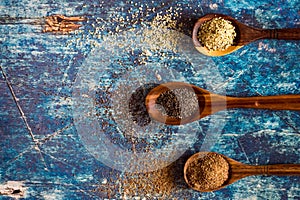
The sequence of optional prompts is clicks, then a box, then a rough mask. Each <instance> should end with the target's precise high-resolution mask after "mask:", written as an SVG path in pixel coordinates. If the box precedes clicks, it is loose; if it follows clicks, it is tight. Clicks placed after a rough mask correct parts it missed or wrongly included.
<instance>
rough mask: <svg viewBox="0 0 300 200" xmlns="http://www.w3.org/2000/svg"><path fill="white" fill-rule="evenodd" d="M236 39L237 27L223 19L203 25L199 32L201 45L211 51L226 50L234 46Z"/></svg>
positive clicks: (216, 19)
mask: <svg viewBox="0 0 300 200" xmlns="http://www.w3.org/2000/svg"><path fill="white" fill-rule="evenodd" d="M235 37H236V31H235V27H234V26H233V25H232V23H231V22H230V21H229V20H225V19H223V18H221V17H216V18H213V19H211V20H209V21H207V22H205V23H203V24H202V26H201V27H200V29H199V32H198V39H199V41H200V43H201V44H202V45H203V46H205V47H206V48H207V49H208V50H209V51H215V50H219V51H223V50H226V49H227V48H228V47H230V46H231V45H232V44H233V42H234V39H235Z"/></svg>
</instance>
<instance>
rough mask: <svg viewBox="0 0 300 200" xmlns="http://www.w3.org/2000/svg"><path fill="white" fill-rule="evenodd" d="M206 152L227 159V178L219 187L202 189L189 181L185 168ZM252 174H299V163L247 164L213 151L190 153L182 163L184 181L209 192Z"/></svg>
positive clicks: (196, 188)
mask: <svg viewBox="0 0 300 200" xmlns="http://www.w3.org/2000/svg"><path fill="white" fill-rule="evenodd" d="M208 154H215V155H220V156H222V157H223V158H224V159H225V160H226V161H227V163H228V165H229V170H228V178H227V180H226V181H225V182H224V183H223V184H222V185H220V186H219V187H216V188H210V189H205V190H203V189H199V188H198V187H195V186H194V185H193V184H191V183H190V182H189V178H188V174H187V169H188V167H189V166H190V165H191V163H193V162H194V161H195V160H198V159H206V158H205V156H207V155H208ZM214 164H215V163H214ZM211 168H212V169H214V167H213V166H211ZM199 170H201V168H199ZM253 175H277V176H300V164H272V165H247V164H243V163H241V162H238V161H236V160H233V159H231V158H228V157H226V156H224V155H222V154H218V153H215V152H198V153H196V154H194V155H192V156H191V157H190V158H189V159H188V160H187V161H186V163H185V165H184V179H185V181H186V183H187V184H188V185H189V186H190V187H191V188H193V189H194V190H197V191H200V192H211V191H215V190H219V189H221V188H224V187H226V186H228V185H230V184H232V183H234V182H235V181H238V180H240V179H242V178H245V177H247V176H253ZM207 184H209V183H207Z"/></svg>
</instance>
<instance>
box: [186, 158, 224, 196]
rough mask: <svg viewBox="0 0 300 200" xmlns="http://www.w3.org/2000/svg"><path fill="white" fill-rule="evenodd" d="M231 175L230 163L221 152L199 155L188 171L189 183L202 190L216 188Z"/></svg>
mask: <svg viewBox="0 0 300 200" xmlns="http://www.w3.org/2000/svg"><path fill="white" fill-rule="evenodd" d="M228 176H229V164H228V162H227V161H226V160H225V159H224V158H223V157H222V156H221V155H219V154H216V153H208V154H207V155H205V156H203V157H199V159H196V160H195V161H193V162H192V163H190V165H189V167H188V168H187V171H186V177H187V179H188V183H189V184H190V185H191V186H192V187H194V188H196V189H199V190H201V191H205V190H211V189H216V188H218V187H220V186H222V185H223V184H224V182H225V181H226V180H227V179H228Z"/></svg>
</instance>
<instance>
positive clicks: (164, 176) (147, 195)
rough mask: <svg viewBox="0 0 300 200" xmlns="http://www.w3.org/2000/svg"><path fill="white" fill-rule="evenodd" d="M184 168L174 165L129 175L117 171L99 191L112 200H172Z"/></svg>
mask: <svg viewBox="0 0 300 200" xmlns="http://www.w3.org/2000/svg"><path fill="white" fill-rule="evenodd" d="M181 172H182V168H181V166H179V165H178V163H177V164H176V163H173V164H171V165H169V166H167V167H165V168H162V169H159V170H157V171H153V172H145V173H129V172H118V171H115V172H114V173H112V174H111V178H109V177H108V178H109V179H105V181H104V182H103V184H102V185H99V187H98V188H97V191H98V192H99V193H101V196H102V197H106V198H109V199H110V198H111V199H141V200H142V199H145V200H146V199H158V200H160V199H161V200H164V199H170V198H171V197H172V193H173V192H175V190H176V189H178V188H177V183H176V182H178V180H179V179H180V176H182V173H181Z"/></svg>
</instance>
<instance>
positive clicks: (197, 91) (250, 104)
mask: <svg viewBox="0 0 300 200" xmlns="http://www.w3.org/2000/svg"><path fill="white" fill-rule="evenodd" d="M178 89H185V90H189V91H190V92H193V94H194V96H193V95H189V97H186V96H181V97H179V98H181V99H186V101H185V100H183V103H182V104H181V105H180V106H181V108H180V109H181V110H187V107H188V109H190V108H189V107H191V106H190V104H189V103H185V102H188V100H189V101H190V99H192V98H195V101H196V102H197V103H196V104H197V105H194V106H193V110H192V111H190V112H189V115H182V116H179V117H178V116H175V117H174V116H172V115H169V114H168V112H163V111H162V109H160V107H161V106H164V105H160V104H159V103H158V102H159V98H160V97H161V95H163V94H165V93H166V92H167V91H175V90H178ZM177 96H180V95H177ZM177 96H176V95H175V96H173V97H172V98H170V99H168V101H171V102H172V101H176V100H175V99H176V97H177ZM145 104H146V108H147V111H148V113H149V115H150V117H151V118H152V119H154V120H156V121H159V122H161V123H165V124H167V125H181V124H186V123H190V122H193V121H196V120H199V119H201V118H203V117H206V116H208V115H211V114H214V113H216V112H218V111H221V110H224V109H228V108H256V109H270V110H298V111H299V110H300V95H278V96H257V97H229V96H222V95H218V94H214V93H212V92H209V91H207V90H205V89H202V88H200V87H198V86H195V85H192V84H188V83H183V82H168V83H164V84H161V85H158V86H157V87H155V88H153V89H152V90H151V91H150V92H149V93H148V95H147V96H146V100H145ZM171 105H172V106H173V104H171ZM167 109H169V110H171V109H176V108H173V107H169V108H167ZM169 113H170V112H169Z"/></svg>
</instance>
